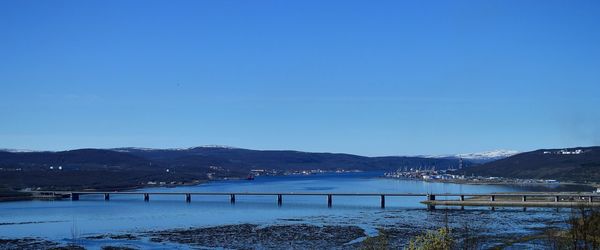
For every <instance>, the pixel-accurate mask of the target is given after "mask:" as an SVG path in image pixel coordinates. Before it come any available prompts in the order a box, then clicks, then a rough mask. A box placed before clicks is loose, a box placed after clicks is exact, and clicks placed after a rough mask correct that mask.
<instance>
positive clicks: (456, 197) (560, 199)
mask: <svg viewBox="0 0 600 250" xmlns="http://www.w3.org/2000/svg"><path fill="white" fill-rule="evenodd" d="M45 192H51V193H54V194H55V195H58V196H65V195H68V196H70V197H71V200H73V201H77V200H79V197H80V196H83V195H103V196H104V200H107V201H108V200H110V198H111V196H115V195H139V196H140V197H143V199H144V201H147V202H148V201H150V196H181V197H182V198H185V201H186V202H191V201H192V196H225V197H229V202H230V203H232V204H235V202H236V197H237V196H273V197H276V200H277V205H279V206H281V205H283V197H284V196H323V197H326V198H327V206H328V207H332V206H333V197H334V196H356V197H367V196H375V197H379V198H380V206H381V208H385V200H386V197H423V198H425V200H424V201H422V202H421V203H423V204H425V205H427V207H428V208H430V209H434V208H435V206H460V207H461V208H464V207H465V206H487V207H579V206H585V207H596V206H598V207H600V194H599V193H568V192H559V193H547V192H545V193H540V192H538V193H487V194H475V193H459V194H454V193H437V194H433V193H305V192H100V191H93V192H84V191H82V192H78V191H70V192H65V191H62V192H61V191H45ZM439 198H443V199H439Z"/></svg>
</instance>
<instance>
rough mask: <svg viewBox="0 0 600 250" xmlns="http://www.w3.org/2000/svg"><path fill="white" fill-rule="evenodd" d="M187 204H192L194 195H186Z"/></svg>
mask: <svg viewBox="0 0 600 250" xmlns="http://www.w3.org/2000/svg"><path fill="white" fill-rule="evenodd" d="M185 202H187V203H190V202H192V194H185Z"/></svg>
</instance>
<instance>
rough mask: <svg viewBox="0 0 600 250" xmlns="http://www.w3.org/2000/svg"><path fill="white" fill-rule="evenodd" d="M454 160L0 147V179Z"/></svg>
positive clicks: (93, 180) (119, 180) (116, 182)
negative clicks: (9, 149)
mask: <svg viewBox="0 0 600 250" xmlns="http://www.w3.org/2000/svg"><path fill="white" fill-rule="evenodd" d="M469 164H470V163H468V162H467V163H464V165H469ZM458 165H459V160H458V159H446V158H425V157H404V156H385V157H365V156H358V155H352V154H341V153H310V152H300V151H290V150H250V149H241V148H233V147H223V146H204V147H194V148H183V149H148V148H115V149H79V150H70V151H60V152H48V151H44V152H22V151H18V152H15V151H3V152H0V171H1V174H0V183H2V184H4V185H7V186H10V187H18V188H24V187H32V186H37V187H44V188H55V189H60V188H116V187H118V188H125V187H128V186H139V185H142V184H145V183H147V182H149V181H152V182H166V183H169V182H190V181H194V180H206V179H208V178H225V177H245V176H246V175H247V174H248V173H249V172H250V171H251V170H256V169H264V170H268V171H271V172H278V173H282V172H285V171H301V170H311V169H321V170H325V171H334V170H363V171H375V170H379V171H389V170H396V169H398V168H404V167H407V168H428V169H430V168H433V167H435V168H436V169H448V168H456V167H458ZM59 168H60V170H59Z"/></svg>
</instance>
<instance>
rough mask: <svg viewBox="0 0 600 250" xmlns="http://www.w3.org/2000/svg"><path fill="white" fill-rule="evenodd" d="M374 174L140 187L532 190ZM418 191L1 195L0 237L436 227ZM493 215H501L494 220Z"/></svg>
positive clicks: (482, 213) (480, 215) (486, 213)
mask: <svg viewBox="0 0 600 250" xmlns="http://www.w3.org/2000/svg"><path fill="white" fill-rule="evenodd" d="M381 174H382V173H353V174H342V175H334V174H324V175H312V176H286V177H258V178H256V180H254V181H246V180H235V181H219V182H211V183H207V184H203V185H198V186H192V187H177V188H148V189H143V191H162V192H210V191H216V192H228V191H231V192H261V191H262V192H277V191H281V192H332V193H335V192H382V193H386V192H406V193H445V192H448V193H458V192H465V193H491V192H519V191H531V190H532V187H527V186H501V185H460V184H446V183H428V182H422V181H410V180H395V179H383V178H377V176H381ZM554 188H558V187H554ZM535 189H536V191H548V188H540V187H539V186H537V187H535ZM550 189H551V188H550ZM423 199H424V198H419V197H387V198H386V209H381V208H379V198H378V197H336V196H334V198H333V207H332V208H327V202H326V197H310V196H284V199H283V206H282V207H278V206H277V203H276V197H273V196H264V197H253V196H238V197H236V204H235V205H232V204H230V203H229V197H226V196H222V197H221V196H193V197H192V202H191V203H189V204H188V203H185V197H184V196H183V195H182V196H157V195H154V196H151V197H150V202H144V201H143V197H141V196H124V195H113V196H112V197H111V201H104V200H103V196H99V195H89V196H82V197H81V200H80V201H70V200H63V201H23V202H7V203H0V237H1V238H17V237H42V238H46V239H50V240H55V241H62V242H67V241H68V240H69V239H71V238H72V237H73V235H74V234H77V236H78V237H85V236H90V235H97V234H102V233H128V232H142V231H148V230H157V229H172V228H182V227H192V226H213V225H225V224H237V223H254V224H264V225H269V224H283V223H311V224H351V225H360V226H362V227H363V228H365V229H366V230H367V232H370V233H373V232H375V228H377V227H381V226H386V225H405V226H407V227H410V226H422V227H435V226H436V225H435V223H438V222H439V220H438V219H439V217H440V213H441V212H439V211H437V212H436V211H434V212H431V211H427V210H426V209H425V206H423V205H422V204H420V203H419V202H420V201H422V200H423ZM451 213H452V214H451V216H452V218H463V219H464V220H472V218H474V217H476V218H477V220H476V221H481V223H482V224H486V225H485V226H487V227H489V226H490V225H493V226H494V227H498V228H502V227H505V228H503V230H512V231H513V232H515V233H520V232H526V231H527V230H532V228H535V227H538V226H541V225H539V224H536V223H535V221H544V220H548V219H550V220H552V219H556V220H559V219H562V218H563V217H564V212H562V213H561V212H560V211H558V212H557V211H556V209H530V210H528V211H527V212H523V211H522V209H510V208H504V209H497V210H496V211H490V209H489V208H474V209H467V210H466V211H460V210H452V211H451ZM500 218H503V220H502V221H500V220H499V219H500ZM524 219H525V220H526V221H528V223H523V225H522V226H517V225H515V224H514V223H511V221H517V222H523V220H524ZM486 220H487V221H488V222H486ZM532 220H533V221H534V222H531V221H532ZM428 223H429V224H428ZM488 224H490V225H488ZM90 244H92V243H90Z"/></svg>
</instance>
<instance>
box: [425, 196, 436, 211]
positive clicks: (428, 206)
mask: <svg viewBox="0 0 600 250" xmlns="http://www.w3.org/2000/svg"><path fill="white" fill-rule="evenodd" d="M427 200H429V201H435V194H428V195H427ZM427 210H435V206H434V205H431V204H427Z"/></svg>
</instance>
